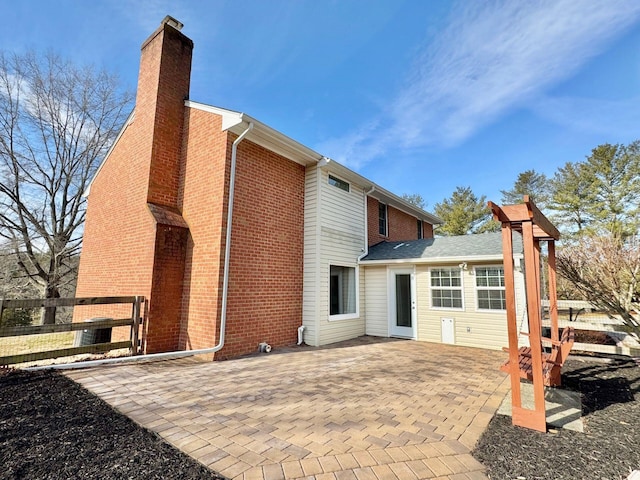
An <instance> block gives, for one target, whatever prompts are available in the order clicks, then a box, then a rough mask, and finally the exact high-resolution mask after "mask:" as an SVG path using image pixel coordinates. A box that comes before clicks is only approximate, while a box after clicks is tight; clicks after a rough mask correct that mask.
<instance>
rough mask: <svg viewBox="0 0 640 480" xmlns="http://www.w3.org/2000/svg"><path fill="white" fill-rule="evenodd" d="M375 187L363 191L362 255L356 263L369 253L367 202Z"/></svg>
mask: <svg viewBox="0 0 640 480" xmlns="http://www.w3.org/2000/svg"><path fill="white" fill-rule="evenodd" d="M375 189H376V187H375V185H374V186H373V187H371V189H370V190H369V191H368V192H364V248H363V249H362V252H363V253H362V255H360V256H359V257H358V263H360V260H362V259H363V258H364V257H366V256H367V255H369V211H368V208H369V207H368V203H369V195H371V194H372V193H373V192H374V190H375Z"/></svg>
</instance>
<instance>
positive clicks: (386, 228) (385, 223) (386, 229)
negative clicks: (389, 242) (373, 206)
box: [378, 201, 389, 238]
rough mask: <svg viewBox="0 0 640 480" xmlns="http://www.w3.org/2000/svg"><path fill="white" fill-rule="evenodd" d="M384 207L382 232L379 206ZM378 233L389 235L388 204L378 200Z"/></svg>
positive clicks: (386, 236) (384, 235)
mask: <svg viewBox="0 0 640 480" xmlns="http://www.w3.org/2000/svg"><path fill="white" fill-rule="evenodd" d="M381 206H382V207H384V233H380V207H381ZM378 235H382V236H383V237H385V238H388V237H389V205H387V204H386V203H382V202H380V201H378Z"/></svg>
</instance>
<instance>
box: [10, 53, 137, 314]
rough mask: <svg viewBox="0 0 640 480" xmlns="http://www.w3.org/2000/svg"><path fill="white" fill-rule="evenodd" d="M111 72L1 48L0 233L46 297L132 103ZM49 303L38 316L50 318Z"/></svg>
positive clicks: (59, 276)
mask: <svg viewBox="0 0 640 480" xmlns="http://www.w3.org/2000/svg"><path fill="white" fill-rule="evenodd" d="M131 99H132V96H131V94H130V93H127V92H122V91H121V90H120V88H119V84H118V81H117V79H116V78H115V77H114V76H113V75H110V74H108V73H107V72H105V71H99V72H96V71H95V70H94V69H92V68H84V67H83V68H81V67H77V66H75V65H74V64H72V63H70V62H69V61H67V60H63V59H61V58H60V57H59V56H56V55H54V54H49V55H46V56H39V55H36V54H33V53H29V54H26V55H21V56H20V55H12V54H7V53H2V52H0V237H4V239H5V241H6V243H7V244H8V245H10V246H11V248H12V249H13V253H14V255H15V258H16V259H17V264H18V266H19V267H20V269H21V270H22V271H23V272H24V274H25V275H26V278H28V279H29V281H30V282H31V283H33V284H34V285H37V286H38V287H39V288H40V290H41V291H42V293H43V295H44V296H45V297H46V298H56V297H59V296H60V289H61V287H62V286H63V284H64V282H65V279H69V278H73V276H74V275H71V276H70V273H72V272H73V269H74V268H75V265H76V262H73V261H71V259H72V258H74V256H75V255H77V253H78V252H79V250H80V245H81V239H82V225H83V223H84V219H85V199H84V198H83V196H82V194H83V192H84V190H85V189H86V187H87V186H88V183H89V181H90V180H91V178H92V176H93V174H94V173H95V171H96V168H97V167H98V165H99V163H100V161H101V160H102V159H103V158H104V155H105V154H106V152H107V150H108V148H109V146H110V145H111V144H112V142H113V141H114V139H115V137H116V135H117V133H118V130H119V128H120V126H121V125H122V123H123V122H124V120H125V117H126V114H127V113H128V109H129V106H130V104H131ZM54 320H55V310H53V311H51V310H49V311H46V312H45V315H44V318H43V321H44V323H53V322H54Z"/></svg>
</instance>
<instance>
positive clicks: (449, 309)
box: [429, 266, 465, 312]
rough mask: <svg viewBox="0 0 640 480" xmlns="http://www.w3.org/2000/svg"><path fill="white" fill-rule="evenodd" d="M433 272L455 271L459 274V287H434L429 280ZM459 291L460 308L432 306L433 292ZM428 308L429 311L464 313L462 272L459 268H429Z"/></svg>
mask: <svg viewBox="0 0 640 480" xmlns="http://www.w3.org/2000/svg"><path fill="white" fill-rule="evenodd" d="M434 270H457V271H459V272H460V286H459V287H434V286H433V285H432V282H431V279H432V277H433V271H434ZM447 289H448V290H460V300H461V304H462V306H461V307H459V308H458V307H436V306H434V305H433V290H447ZM429 307H430V308H431V310H446V311H456V312H461V311H464V309H465V308H464V271H463V270H462V268H460V267H456V266H442V267H431V268H429Z"/></svg>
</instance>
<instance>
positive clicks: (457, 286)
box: [431, 268, 463, 310]
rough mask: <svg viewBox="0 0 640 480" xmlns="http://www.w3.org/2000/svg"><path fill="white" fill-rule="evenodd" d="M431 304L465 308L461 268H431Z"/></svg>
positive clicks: (457, 308) (440, 306) (459, 308)
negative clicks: (463, 305) (463, 304)
mask: <svg viewBox="0 0 640 480" xmlns="http://www.w3.org/2000/svg"><path fill="white" fill-rule="evenodd" d="M431 306H432V307H433V308H450V309H456V310H461V309H462V308H463V307H462V273H461V270H460V268H433V269H431Z"/></svg>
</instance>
